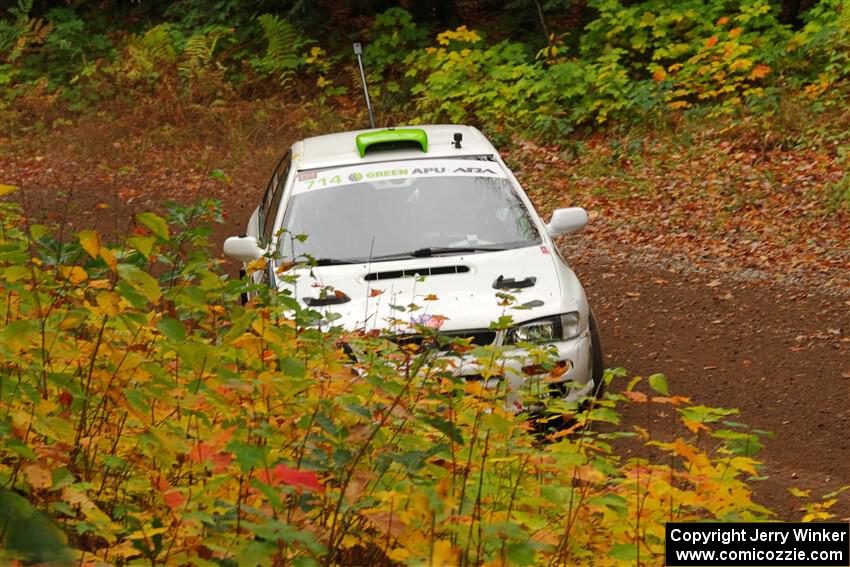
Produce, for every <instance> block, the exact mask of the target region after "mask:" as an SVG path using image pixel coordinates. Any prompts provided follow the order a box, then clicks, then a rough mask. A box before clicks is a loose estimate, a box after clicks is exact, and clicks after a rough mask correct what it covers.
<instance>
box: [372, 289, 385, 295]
mask: <svg viewBox="0 0 850 567" xmlns="http://www.w3.org/2000/svg"><path fill="white" fill-rule="evenodd" d="M382 293H384V290H382V289H374V288H372V289H370V290H369V297H378V296H379V295H381V294H382Z"/></svg>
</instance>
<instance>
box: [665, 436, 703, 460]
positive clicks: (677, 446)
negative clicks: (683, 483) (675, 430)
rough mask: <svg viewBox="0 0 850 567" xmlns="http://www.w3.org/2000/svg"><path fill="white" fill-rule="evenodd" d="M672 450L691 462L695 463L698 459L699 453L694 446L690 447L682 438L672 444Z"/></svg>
mask: <svg viewBox="0 0 850 567" xmlns="http://www.w3.org/2000/svg"><path fill="white" fill-rule="evenodd" d="M671 449H673V452H674V453H675V454H677V455H679V456H680V457H684V458H686V459H687V460H689V461H693V460H694V459H696V456H697V452H696V449H694V448H693V447H692V446H690V445H688V444H687V443H685V442H684V441H682V439H681V437H677V438H676V440H675V441H673V443H672V444H671Z"/></svg>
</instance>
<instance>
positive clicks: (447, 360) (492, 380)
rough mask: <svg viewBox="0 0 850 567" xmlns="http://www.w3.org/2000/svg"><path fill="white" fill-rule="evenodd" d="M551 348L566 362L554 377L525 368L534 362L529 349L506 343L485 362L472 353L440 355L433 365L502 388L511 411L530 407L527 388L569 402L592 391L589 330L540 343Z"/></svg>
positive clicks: (486, 384)
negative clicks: (525, 397) (500, 353)
mask: <svg viewBox="0 0 850 567" xmlns="http://www.w3.org/2000/svg"><path fill="white" fill-rule="evenodd" d="M541 346H545V347H548V348H549V349H551V350H552V353H553V359H554V360H557V361H560V362H563V363H565V364H566V368H567V370H566V372H564V373H563V374H561V375H560V376H558V377H557V378H556V379H553V378H552V377H551V376H550V375H549V374H528V373H527V372H526V371H524V370H523V369H524V368H527V367H529V366H530V365H534V364H535V361H534V360H533V359H532V358H531V357H529V355H528V353H527V352H526V351H524V350H522V349H519V348H510V347H507V348H506V350H504V351H503V356H502V357H500V358H499V359H497V360H493V361H487V362H484V363H483V362H482V361H481V359H480V358H478V357H475V356H470V355H464V356H460V357H458V356H457V355H454V356H445V357H443V356H438V357H437V358H436V360H435V363H434V364H432V365H431V366H432V367H433V366H440V367H441V369H444V370H445V371H448V372H450V373H451V374H452V375H454V376H457V377H461V378H465V379H467V380H480V381H481V382H482V384H483V385H484V387H485V388H487V389H488V390H494V391H495V390H499V389H501V391H503V392H504V394H505V402H506V405H507V407H508V409H510V410H511V411H524V410H526V409H529V408H528V407H526V405H527V404H525V403H524V402H523V393H524V392H528V393H530V394H531V395H532V396H536V397H537V398H538V399H540V400H542V399H545V398H547V397H548V398H553V397H556V396H557V397H559V398H561V399H562V400H564V401H567V402H577V401H579V400H581V399H582V398H584V397H586V396H588V395H590V394H591V393H592V392H593V391H594V387H595V386H596V385H595V384H594V383H593V379H592V376H591V340H590V333H589V331H584V332H582V333H581V334H580V335H578V336H577V337H575V338H572V339H569V340H566V341H557V342H552V343H547V344H546V345H541Z"/></svg>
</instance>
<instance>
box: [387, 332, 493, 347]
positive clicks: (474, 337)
mask: <svg viewBox="0 0 850 567" xmlns="http://www.w3.org/2000/svg"><path fill="white" fill-rule="evenodd" d="M440 336H441V337H446V338H447V339H464V340H467V339H468V340H469V344H470V345H473V346H487V345H492V344H493V343H495V342H496V331H494V330H492V329H470V330H468V331H466V330H464V331H447V332H445V333H440ZM387 338H388V339H389V340H391V341H393V342H395V343H396V344H398V345H399V346H404V345H409V344H415V345H423V344H426V343H429V344H433V342H434V340H433V338H432V337H423V336H422V335H389V336H388V337H387Z"/></svg>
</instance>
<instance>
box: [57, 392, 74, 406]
mask: <svg viewBox="0 0 850 567" xmlns="http://www.w3.org/2000/svg"><path fill="white" fill-rule="evenodd" d="M73 401H74V396H72V395H71V392H69V391H68V390H62V393H61V394H59V403H60V404H62V405H63V406H64V407H66V408H69V407H71V402H73Z"/></svg>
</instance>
